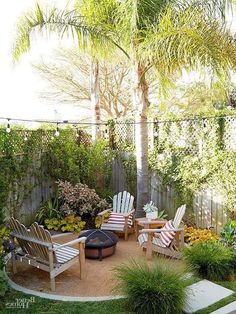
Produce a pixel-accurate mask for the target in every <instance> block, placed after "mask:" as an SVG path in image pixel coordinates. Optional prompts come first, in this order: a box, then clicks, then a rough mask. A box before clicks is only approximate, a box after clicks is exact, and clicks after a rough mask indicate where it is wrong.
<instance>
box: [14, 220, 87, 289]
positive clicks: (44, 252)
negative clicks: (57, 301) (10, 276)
mask: <svg viewBox="0 0 236 314" xmlns="http://www.w3.org/2000/svg"><path fill="white" fill-rule="evenodd" d="M9 224H10V228H11V233H10V236H11V239H12V241H13V242H14V240H15V239H16V240H17V242H18V244H19V248H18V249H14V250H13V251H12V253H11V259H12V267H13V273H16V272H17V269H16V260H19V261H20V262H24V263H27V264H28V265H31V266H34V267H37V268H39V269H42V270H44V271H46V272H49V274H50V282H51V290H52V291H55V277H56V276H57V275H59V274H60V273H62V272H63V271H65V270H66V269H68V268H69V267H71V266H72V265H73V264H75V263H77V262H78V261H79V266H80V279H82V277H83V272H84V268H85V254H84V248H85V241H86V237H82V238H79V239H75V240H73V241H70V242H68V243H65V244H58V243H54V242H53V241H52V239H53V237H52V236H51V234H50V232H49V231H48V230H45V229H44V228H43V226H40V225H38V224H37V223H36V222H35V223H33V224H32V225H31V227H30V228H29V229H27V228H26V227H25V226H24V225H23V224H21V223H20V222H19V221H18V220H16V219H15V218H11V219H10V220H9ZM74 244H78V245H79V248H78V250H77V249H74V248H72V247H70V245H74Z"/></svg>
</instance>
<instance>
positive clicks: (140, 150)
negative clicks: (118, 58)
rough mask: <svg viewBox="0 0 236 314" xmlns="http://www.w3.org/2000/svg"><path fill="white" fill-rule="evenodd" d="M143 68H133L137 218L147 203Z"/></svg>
mask: <svg viewBox="0 0 236 314" xmlns="http://www.w3.org/2000/svg"><path fill="white" fill-rule="evenodd" d="M144 71H145V68H144V67H142V66H141V65H140V64H139V63H136V64H135V65H134V67H133V84H134V85H133V87H134V88H133V106H134V110H135V123H136V124H135V144H136V162H137V205H136V207H137V214H136V215H137V217H141V216H143V215H144V213H143V206H144V205H145V204H146V203H148V202H149V180H148V177H149V176H148V125H147V109H148V105H149V102H148V85H147V82H146V80H145V72H144Z"/></svg>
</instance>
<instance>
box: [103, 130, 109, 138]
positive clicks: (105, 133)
mask: <svg viewBox="0 0 236 314" xmlns="http://www.w3.org/2000/svg"><path fill="white" fill-rule="evenodd" d="M104 137H105V138H108V137H109V135H108V130H107V129H105V132H104Z"/></svg>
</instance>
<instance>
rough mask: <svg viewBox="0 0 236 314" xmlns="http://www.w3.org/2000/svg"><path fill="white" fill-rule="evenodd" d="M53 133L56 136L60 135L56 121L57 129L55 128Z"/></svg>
mask: <svg viewBox="0 0 236 314" xmlns="http://www.w3.org/2000/svg"><path fill="white" fill-rule="evenodd" d="M54 135H55V136H56V137H58V136H59V135H60V132H59V126H58V123H57V129H56V132H55V134H54Z"/></svg>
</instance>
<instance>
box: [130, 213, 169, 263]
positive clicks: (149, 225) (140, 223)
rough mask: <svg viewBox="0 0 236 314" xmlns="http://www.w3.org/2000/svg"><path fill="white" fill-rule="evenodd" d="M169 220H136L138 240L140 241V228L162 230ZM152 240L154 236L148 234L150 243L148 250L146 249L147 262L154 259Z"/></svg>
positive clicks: (148, 243) (144, 218)
mask: <svg viewBox="0 0 236 314" xmlns="http://www.w3.org/2000/svg"><path fill="white" fill-rule="evenodd" d="M166 222H167V220H165V219H153V220H148V219H147V218H146V217H143V218H136V219H135V235H136V240H138V235H139V229H140V228H139V227H141V228H145V229H157V228H161V227H163V226H164V225H165V224H166ZM152 238H153V234H151V233H148V241H147V249H146V257H147V260H151V259H152Z"/></svg>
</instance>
